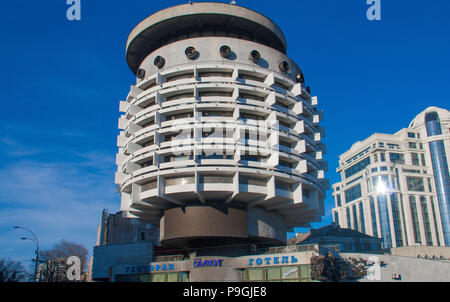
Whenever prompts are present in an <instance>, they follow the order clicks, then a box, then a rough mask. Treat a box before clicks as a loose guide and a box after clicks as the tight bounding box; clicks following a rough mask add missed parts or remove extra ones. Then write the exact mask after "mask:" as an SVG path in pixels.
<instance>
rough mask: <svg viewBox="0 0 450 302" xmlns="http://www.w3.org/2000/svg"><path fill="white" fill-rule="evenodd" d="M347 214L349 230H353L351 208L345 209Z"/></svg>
mask: <svg viewBox="0 0 450 302" xmlns="http://www.w3.org/2000/svg"><path fill="white" fill-rule="evenodd" d="M345 213H346V214H347V228H348V229H351V228H352V224H351V217H350V207H347V208H346V209H345Z"/></svg>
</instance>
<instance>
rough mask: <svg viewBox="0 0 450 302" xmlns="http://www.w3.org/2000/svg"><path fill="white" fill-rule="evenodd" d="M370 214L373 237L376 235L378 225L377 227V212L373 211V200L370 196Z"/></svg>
mask: <svg viewBox="0 0 450 302" xmlns="http://www.w3.org/2000/svg"><path fill="white" fill-rule="evenodd" d="M370 216H371V218H372V234H373V237H378V227H377V214H376V212H375V200H374V199H373V197H372V196H370Z"/></svg>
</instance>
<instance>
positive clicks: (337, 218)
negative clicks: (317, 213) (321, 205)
mask: <svg viewBox="0 0 450 302" xmlns="http://www.w3.org/2000/svg"><path fill="white" fill-rule="evenodd" d="M334 223H335V224H336V225H339V214H338V212H334Z"/></svg>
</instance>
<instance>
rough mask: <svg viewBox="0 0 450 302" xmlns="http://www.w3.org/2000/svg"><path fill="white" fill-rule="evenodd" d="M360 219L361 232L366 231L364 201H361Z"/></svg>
mask: <svg viewBox="0 0 450 302" xmlns="http://www.w3.org/2000/svg"><path fill="white" fill-rule="evenodd" d="M359 221H360V224H359V225H360V232H361V233H366V225H365V219H364V203H362V202H360V203H359Z"/></svg>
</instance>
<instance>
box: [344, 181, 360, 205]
mask: <svg viewBox="0 0 450 302" xmlns="http://www.w3.org/2000/svg"><path fill="white" fill-rule="evenodd" d="M360 197H361V185H360V184H357V185H356V186H353V187H351V188H350V189H348V190H345V202H346V203H349V202H351V201H353V200H355V199H358V198H360Z"/></svg>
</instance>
